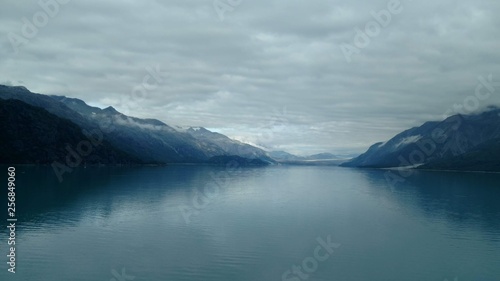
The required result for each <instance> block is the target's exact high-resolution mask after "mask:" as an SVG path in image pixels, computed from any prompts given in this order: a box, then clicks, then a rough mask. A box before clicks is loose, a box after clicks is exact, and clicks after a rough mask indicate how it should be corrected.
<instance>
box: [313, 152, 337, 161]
mask: <svg viewBox="0 0 500 281" xmlns="http://www.w3.org/2000/svg"><path fill="white" fill-rule="evenodd" d="M305 159H306V160H310V161H314V160H339V159H342V158H341V157H338V156H337V155H334V154H331V153H318V154H313V155H310V156H307V157H305Z"/></svg>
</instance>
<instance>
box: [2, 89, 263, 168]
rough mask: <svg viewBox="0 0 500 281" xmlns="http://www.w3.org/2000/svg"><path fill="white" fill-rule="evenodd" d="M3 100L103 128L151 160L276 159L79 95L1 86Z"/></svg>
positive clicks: (114, 141) (112, 139)
mask: <svg viewBox="0 0 500 281" xmlns="http://www.w3.org/2000/svg"><path fill="white" fill-rule="evenodd" d="M0 99H16V100H20V101H23V102H25V103H27V104H30V105H32V106H36V107H40V108H43V109H45V110H47V111H48V112H50V113H52V114H54V115H56V116H58V117H60V118H64V119H68V120H70V121H71V122H73V123H75V124H76V125H78V126H80V127H81V128H82V129H86V130H89V131H90V130H99V131H100V132H102V134H103V137H104V139H105V140H106V141H107V142H109V143H110V144H111V145H112V146H113V147H115V148H116V149H118V150H121V151H126V152H127V153H128V154H130V155H132V156H133V157H136V158H139V159H141V161H144V162H148V163H149V162H154V163H158V162H159V163H205V162H207V161H208V160H209V159H210V158H212V157H214V156H219V155H226V156H227V155H237V156H240V157H244V158H247V157H248V158H259V159H263V160H264V161H268V162H273V160H272V159H271V158H269V157H268V156H267V155H266V154H265V152H264V151H262V150H260V149H258V148H256V147H253V146H251V145H247V144H243V143H240V142H237V141H234V140H231V139H229V138H228V137H226V136H224V135H222V134H218V133H214V132H210V131H208V130H206V129H204V130H203V131H200V132H193V130H194V129H193V130H188V131H185V132H183V131H179V130H177V129H174V128H172V127H170V126H168V125H167V124H165V123H163V122H161V121H159V120H156V119H140V118H135V117H130V116H126V115H124V114H122V113H120V112H118V111H117V110H116V109H115V108H113V107H107V108H104V109H101V108H98V107H93V106H89V105H88V104H86V103H85V102H84V101H82V100H79V99H76V98H68V97H65V96H47V95H41V94H36V93H32V92H30V91H29V90H28V89H26V88H25V87H19V86H17V87H12V86H5V85H0Z"/></svg>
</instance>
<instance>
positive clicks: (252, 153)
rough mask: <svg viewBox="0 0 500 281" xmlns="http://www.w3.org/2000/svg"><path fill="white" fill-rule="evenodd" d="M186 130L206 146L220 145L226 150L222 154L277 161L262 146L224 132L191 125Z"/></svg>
mask: <svg viewBox="0 0 500 281" xmlns="http://www.w3.org/2000/svg"><path fill="white" fill-rule="evenodd" d="M185 131H186V132H187V133H188V134H190V135H191V136H192V137H194V138H196V139H197V140H198V141H200V142H202V143H204V144H205V145H206V146H217V147H219V148H220V149H222V151H223V152H224V153H223V154H221V155H237V156H240V157H244V158H249V159H260V160H263V161H267V162H270V163H272V162H275V161H274V160H273V159H272V158H271V157H269V156H268V155H267V153H266V152H265V151H264V150H262V149H260V148H257V147H254V146H251V145H249V144H246V143H242V142H240V141H237V140H233V139H230V138H228V137H227V136H225V135H223V134H219V133H215V132H212V131H209V130H207V129H205V128H203V127H190V128H188V129H187V130H185Z"/></svg>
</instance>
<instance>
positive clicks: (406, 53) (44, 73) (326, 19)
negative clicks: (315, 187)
mask: <svg viewBox="0 0 500 281" xmlns="http://www.w3.org/2000/svg"><path fill="white" fill-rule="evenodd" d="M53 1H56V0H53ZM42 2H43V3H48V2H50V0H42ZM66 2H67V3H66ZM388 3H389V1H388V0H376V1H371V0H370V1H369V0H354V1H348V2H346V1H327V0H318V1H298V0H290V1H275V0H271V1H262V0H256V1H242V2H241V3H240V4H239V5H238V6H237V7H236V8H235V9H233V10H231V11H230V12H226V13H225V14H224V20H223V21H221V20H220V17H219V15H218V13H217V11H215V10H214V7H213V2H212V1H208V0H207V1H194V0H175V1H152V0H150V1H149V0H148V1H118V0H111V1H95V0H90V1H80V0H71V1H65V4H60V5H59V11H58V13H57V14H55V15H54V16H53V17H49V20H48V22H47V23H46V25H44V26H43V27H40V28H38V31H37V33H36V36H34V37H33V38H29V40H28V42H25V43H22V44H21V45H19V46H18V49H19V50H18V52H17V53H16V52H14V48H13V45H12V42H11V40H10V38H12V34H16V35H18V36H23V34H22V28H23V24H24V20H23V18H26V19H27V20H28V21H31V22H33V16H34V15H35V14H36V13H37V12H39V11H44V10H43V8H41V5H40V4H39V1H38V0H30V1H14V0H6V1H3V3H2V4H1V5H2V9H0V34H2V36H1V37H0V51H1V54H2V56H1V57H0V81H9V83H11V84H14V85H23V86H26V87H27V88H28V89H30V90H32V91H35V92H40V93H44V94H59V95H66V96H70V97H76V98H80V99H83V100H85V101H87V102H89V103H90V104H92V105H98V106H102V107H106V106H114V107H115V108H116V109H117V110H119V111H120V110H122V109H123V110H125V108H122V109H121V108H120V106H124V105H125V103H124V102H123V101H124V98H123V97H124V96H125V97H129V96H131V91H132V89H134V87H135V86H137V84H138V83H141V81H142V79H143V77H144V76H145V68H147V67H151V66H155V65H159V66H160V67H161V69H162V71H163V72H165V73H168V79H165V81H163V82H162V83H160V84H159V85H158V87H156V88H155V89H154V90H150V91H147V95H146V96H145V97H144V98H141V99H138V100H133V99H132V101H131V102H130V103H126V106H127V108H126V109H127V110H128V112H127V113H128V114H130V115H132V116H136V117H141V118H157V119H160V120H161V121H164V122H165V123H167V124H169V125H172V126H173V125H179V126H190V125H192V126H203V127H207V128H210V129H213V130H217V131H219V132H222V133H225V134H228V135H229V136H232V137H236V138H238V139H241V140H245V141H248V142H251V143H255V144H258V145H261V146H263V147H267V148H269V149H283V150H287V151H290V152H294V153H300V154H310V153H317V152H323V151H328V152H333V153H335V152H338V153H349V152H353V153H355V152H362V151H363V150H365V149H366V148H367V147H368V146H369V145H370V144H372V143H374V142H378V141H384V140H386V139H388V138H390V137H391V136H393V135H394V134H396V133H398V132H399V131H401V130H404V129H406V128H409V127H412V126H417V125H419V124H421V123H422V122H424V121H427V120H438V119H441V118H442V115H443V114H444V113H445V112H447V110H448V109H449V108H450V107H452V106H453V105H454V104H458V103H461V102H462V101H463V100H464V99H465V98H466V97H467V96H468V95H471V94H473V93H474V89H475V87H476V85H477V83H478V82H477V81H478V77H479V76H482V77H487V76H488V75H490V74H491V75H492V76H493V80H494V81H498V80H500V78H499V77H500V69H499V68H498V65H499V62H500V53H499V52H498V46H500V36H499V35H500V34H499V33H500V18H499V17H498V12H499V11H500V2H497V1H489V0H478V1H465V0H454V1H452V0H445V1H429V0H425V1H409V0H406V1H404V0H401V5H402V11H401V12H400V13H399V14H397V15H395V16H393V17H392V19H391V22H390V24H388V25H387V26H386V27H382V28H381V30H380V32H379V33H378V35H377V36H376V37H373V38H372V40H371V41H370V43H369V45H367V46H366V47H365V48H363V49H362V50H361V52H359V53H357V54H355V55H353V56H352V60H351V61H350V62H348V61H346V58H345V55H344V53H343V52H342V49H341V45H342V44H344V43H352V42H353V39H354V38H355V36H356V29H357V28H359V29H360V30H363V29H364V28H365V26H366V24H367V23H368V22H370V21H372V20H373V15H372V12H374V11H375V12H378V11H380V10H382V9H384V8H386V7H387V5H388ZM9 34H10V35H9ZM499 91H500V90H499ZM499 91H497V92H496V93H495V95H492V96H491V97H490V98H489V99H488V100H487V101H482V102H483V103H484V104H482V106H487V105H489V104H498V102H499V98H498V94H499V93H498V92H499ZM284 108H286V112H285V113H283V109H284ZM276 112H278V113H279V112H281V113H279V116H280V117H279V118H281V119H280V120H281V121H280V122H279V124H276V122H275V121H273V120H275V119H276V114H277V113H276ZM270 132H272V134H270ZM264 134H267V137H265V136H263V135H264ZM269 135H271V137H269Z"/></svg>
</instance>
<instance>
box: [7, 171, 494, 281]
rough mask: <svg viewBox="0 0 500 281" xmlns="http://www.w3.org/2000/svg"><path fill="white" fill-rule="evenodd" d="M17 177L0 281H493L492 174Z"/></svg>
mask: <svg viewBox="0 0 500 281" xmlns="http://www.w3.org/2000/svg"><path fill="white" fill-rule="evenodd" d="M5 170H6V169H5ZM17 171H18V174H17V184H18V187H17V209H16V211H17V216H18V220H19V221H18V229H17V256H16V257H17V265H16V271H17V273H16V274H11V273H8V272H7V268H8V266H7V264H6V261H7V258H6V255H7V239H6V238H7V235H8V233H7V230H6V227H5V226H6V222H5V219H4V218H3V219H2V221H1V222H0V224H1V225H0V226H1V227H2V228H1V230H0V252H1V256H0V261H1V262H0V280H23V281H29V280H36V281H44V280H47V281H58V280H64V281H67V280H87V281H88V280H103V281H108V280H112V281H115V280H116V281H125V280H132V277H134V279H133V280H162V281H169V280H171V281H176V280H217V281H224V280H232V281H234V280H238V281H245V280H249V281H256V280H264V281H267V280H276V281H280V280H293V281H298V280H305V279H306V278H307V280H339V281H348V280H370V281H390V280H419V281H421V280H427V281H430V280H436V281H444V280H445V279H448V280H459V281H468V280H471V281H472V280H474V281H488V280H500V263H499V262H500V204H499V199H500V186H499V183H500V175H499V174H473V173H469V174H460V173H441V172H419V173H418V174H415V175H413V176H411V177H409V178H408V179H407V181H406V182H405V183H403V184H401V185H399V186H396V187H394V188H391V187H390V186H388V185H387V184H386V181H385V178H384V171H380V170H357V169H348V168H339V167H267V168H245V169H236V170H227V169H225V168H222V167H209V166H172V167H141V168H86V169H79V170H76V171H74V172H73V173H71V174H69V175H65V179H64V181H63V182H62V183H61V184H59V183H58V182H57V179H56V177H55V176H54V175H53V173H52V171H51V169H50V167H21V166H19V167H17ZM4 182H6V178H5V181H4ZM217 182H218V183H219V185H220V187H221V188H220V189H219V190H217V189H215V187H216V186H217V185H216V183H217ZM5 185H6V184H5ZM5 189H6V187H5ZM195 190H202V191H205V192H206V194H207V195H209V198H207V197H206V196H205V195H203V193H200V192H195ZM2 196H6V194H5V195H2ZM4 198H5V197H4ZM6 211H7V207H6V206H5V212H4V211H1V212H2V213H6ZM328 239H330V240H331V242H332V243H338V244H340V246H339V247H335V248H331V249H330V250H332V252H331V253H329V252H327V251H326V250H325V249H324V248H319V250H318V251H319V252H318V255H319V256H321V258H322V260H318V259H317V258H315V255H314V252H315V250H316V249H317V248H318V247H320V245H321V244H320V242H318V241H319V240H323V241H327V240H328ZM308 257H309V258H308ZM304 261H305V266H306V267H307V270H308V271H310V272H307V271H305V269H304V268H302V269H301V270H302V271H303V272H302V273H301V274H302V275H298V274H295V275H293V273H292V272H289V273H287V274H285V276H283V274H284V273H285V272H286V271H287V270H290V271H291V270H292V266H294V265H300V266H302V265H303V262H304ZM122 274H124V275H122ZM305 274H307V275H305Z"/></svg>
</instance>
